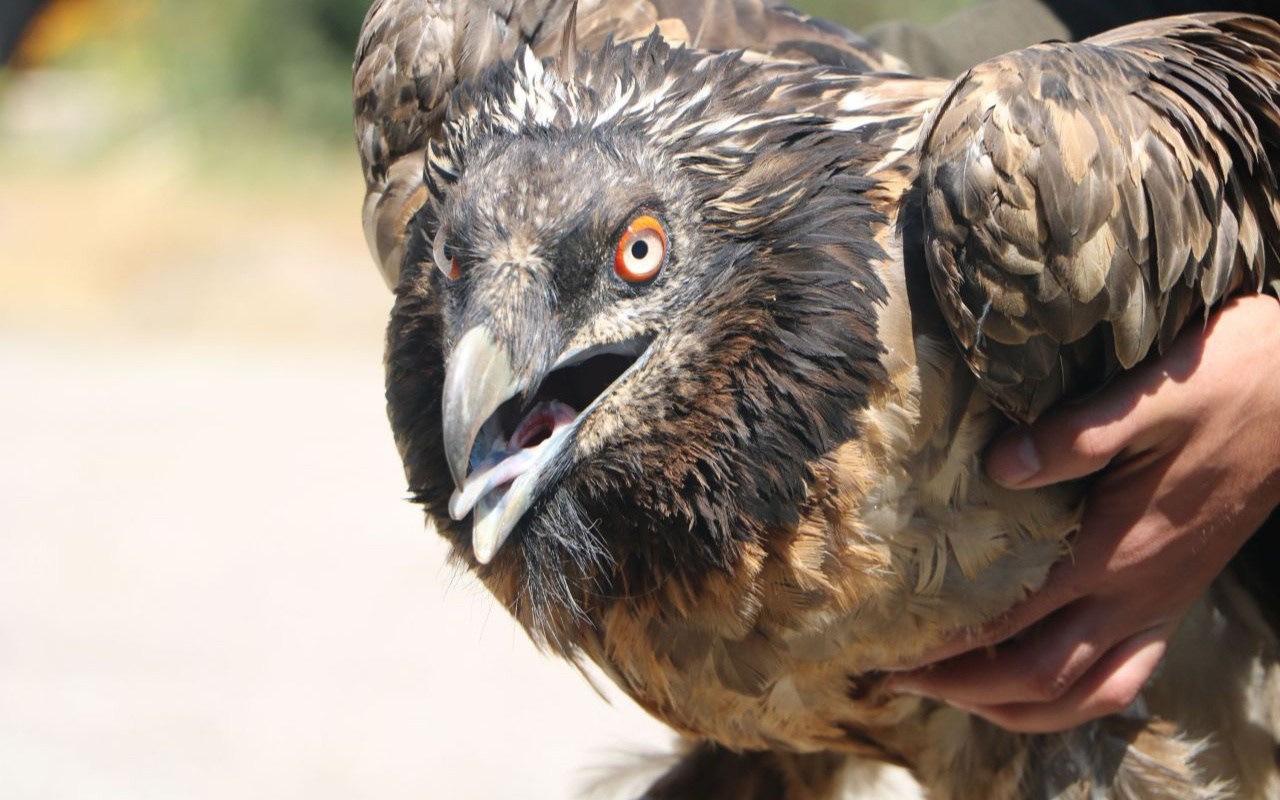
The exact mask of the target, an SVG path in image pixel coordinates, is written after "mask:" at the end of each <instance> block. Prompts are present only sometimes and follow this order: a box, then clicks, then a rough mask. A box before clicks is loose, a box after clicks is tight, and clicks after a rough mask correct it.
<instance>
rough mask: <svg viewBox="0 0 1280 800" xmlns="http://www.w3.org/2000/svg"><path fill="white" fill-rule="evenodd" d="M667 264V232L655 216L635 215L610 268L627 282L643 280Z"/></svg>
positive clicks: (619, 244) (619, 243)
mask: <svg viewBox="0 0 1280 800" xmlns="http://www.w3.org/2000/svg"><path fill="white" fill-rule="evenodd" d="M665 263H667V232H666V231H665V230H663V229H662V223H661V222H659V221H658V220H657V219H656V218H654V217H651V216H648V215H644V216H640V217H636V218H635V219H634V220H632V221H631V224H630V225H628V226H627V230H626V233H624V234H622V239H621V241H619V242H618V251H617V253H616V254H615V255H614V257H613V270H614V272H617V273H618V277H620V278H622V279H623V280H624V281H626V282H628V283H643V282H644V281H647V280H649V279H651V278H652V277H653V276H654V275H657V274H658V270H660V269H662V265H663V264H665Z"/></svg>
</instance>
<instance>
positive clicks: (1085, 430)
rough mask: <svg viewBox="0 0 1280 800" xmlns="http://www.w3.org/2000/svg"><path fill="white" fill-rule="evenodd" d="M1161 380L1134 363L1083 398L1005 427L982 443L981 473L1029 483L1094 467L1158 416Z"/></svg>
mask: <svg viewBox="0 0 1280 800" xmlns="http://www.w3.org/2000/svg"><path fill="white" fill-rule="evenodd" d="M1163 380H1164V378H1163V376H1161V375H1160V374H1159V373H1157V372H1155V371H1154V370H1151V369H1149V368H1147V369H1143V368H1139V369H1137V370H1135V371H1134V372H1131V373H1126V374H1124V375H1121V376H1120V377H1118V378H1117V379H1116V380H1115V381H1113V382H1112V383H1111V385H1110V386H1108V387H1107V388H1106V389H1105V390H1103V391H1102V392H1100V393H1099V394H1098V395H1096V396H1094V397H1092V398H1090V399H1088V400H1087V401H1085V402H1082V403H1077V404H1075V405H1070V406H1064V407H1062V408H1059V409H1056V410H1054V411H1052V412H1050V413H1049V414H1046V415H1045V416H1043V417H1041V418H1040V419H1039V420H1037V421H1036V422H1035V423H1034V424H1033V425H1030V426H1026V427H1021V428H1017V429H1015V430H1012V431H1009V432H1008V433H1006V434H1004V435H1003V436H1001V437H999V438H998V439H996V441H995V442H994V443H992V445H991V446H990V447H988V448H987V452H986V457H985V460H984V465H985V467H986V471H987V474H988V475H989V476H990V477H991V478H992V480H994V481H996V483H999V484H1001V485H1002V486H1007V487H1009V488H1013V489H1032V488H1035V487H1039V486H1047V485H1049V484H1053V483H1061V482H1062V481H1066V480H1072V479H1074V478H1080V477H1083V476H1085V475H1090V474H1092V473H1094V472H1097V471H1098V470H1100V469H1102V468H1103V467H1105V466H1106V465H1107V464H1109V463H1110V462H1111V460H1112V459H1113V458H1115V457H1116V455H1117V454H1119V453H1120V452H1121V451H1122V450H1124V449H1125V448H1126V447H1130V446H1131V444H1132V443H1133V440H1134V439H1135V438H1138V437H1141V436H1143V435H1144V434H1147V433H1148V432H1149V431H1151V430H1152V429H1153V428H1155V427H1156V426H1157V425H1159V424H1161V423H1162V422H1163V417H1162V415H1161V414H1160V413H1159V412H1158V409H1159V407H1160V404H1159V403H1157V402H1155V400H1156V391H1155V389H1156V387H1157V386H1158V385H1159V384H1160V383H1161V382H1162V381H1163Z"/></svg>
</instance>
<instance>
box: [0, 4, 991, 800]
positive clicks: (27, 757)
mask: <svg viewBox="0 0 1280 800" xmlns="http://www.w3.org/2000/svg"><path fill="white" fill-rule="evenodd" d="M0 3H2V4H0V53H4V54H6V55H8V56H9V58H8V64H7V66H5V67H0V797H3V798H5V799H6V800H29V799H34V798H41V800H61V799H62V798H94V799H95V800H106V799H108V798H129V799H130V800H151V799H152V798H156V799H159V798H185V799H187V800H198V799H199V798H232V797H234V798H267V797H270V798H307V799H308V800H325V799H326V798H360V797H370V798H373V797H376V798H380V800H394V799H395V798H447V797H461V798H469V799H471V798H474V799H475V800H482V799H485V798H514V797H521V798H564V797H570V796H577V795H578V794H580V790H581V789H582V787H583V786H585V785H587V784H589V783H590V782H591V781H592V780H594V779H595V778H596V777H598V774H599V773H598V771H597V770H598V769H599V768H607V767H609V766H610V765H612V764H615V763H617V762H618V761H619V760H620V759H623V758H624V756H623V755H620V754H626V753H631V754H634V753H645V752H661V751H662V750H664V749H665V748H667V747H668V745H669V742H670V737H669V736H668V734H667V733H666V732H665V731H664V730H663V729H662V727H661V726H659V725H657V724H656V723H654V722H652V721H650V720H648V719H647V718H646V717H645V716H644V714H643V713H641V712H640V711H638V710H637V709H636V708H635V707H634V706H632V705H631V704H630V703H629V702H627V701H625V700H622V699H620V698H617V697H616V695H615V696H614V697H613V699H614V702H613V704H612V705H610V704H607V703H605V702H602V701H601V699H600V698H599V697H597V696H595V694H594V693H593V692H592V690H591V689H590V688H589V686H588V685H587V683H586V682H585V681H584V680H583V679H582V678H581V676H579V675H578V674H577V673H576V672H574V671H573V670H572V669H571V668H570V667H568V666H567V665H565V664H563V663H560V662H556V661H551V660H547V659H543V658H542V657H540V656H539V655H538V654H537V653H536V652H534V650H533V648H532V646H531V645H530V644H529V642H528V641H527V640H526V639H525V637H524V635H523V634H522V633H521V632H519V631H518V630H516V629H515V628H514V626H513V625H512V624H511V623H510V621H509V620H508V619H507V617H506V616H505V614H504V612H502V611H501V610H500V609H497V608H495V607H494V606H493V604H492V603H491V602H490V601H489V599H488V597H487V596H486V595H485V594H484V593H483V591H482V590H481V589H480V588H479V587H478V586H477V585H476V584H474V583H473V582H472V581H471V580H470V579H468V578H466V577H464V576H459V575H457V574H455V572H454V570H453V569H452V568H451V567H450V566H448V565H447V564H446V563H445V552H444V548H443V547H442V546H441V544H440V543H439V542H437V541H436V539H435V537H433V536H432V535H429V534H428V533H427V532H426V531H425V530H424V528H423V524H422V519H421V516H420V514H419V513H418V511H417V510H416V509H415V508H413V507H411V506H410V505H409V504H408V503H406V502H405V501H404V486H403V476H402V474H401V471H400V467H399V463H398V459H397V456H396V453H395V449H394V446H393V444H392V441H391V436H390V433H389V430H388V428H387V425H386V421H385V416H384V411H383V400H382V388H381V382H382V378H381V355H382V329H383V325H384V321H385V318H386V314H387V311H388V309H389V307H390V304H391V297H390V294H389V293H388V292H387V290H386V289H385V288H384V287H383V284H382V280H381V278H380V277H379V276H378V274H377V271H376V270H375V269H374V267H373V265H372V262H371V260H370V258H369V256H368V254H367V252H366V250H365V246H364V242H363V237H362V234H361V231H360V222H359V213H360V203H361V199H362V195H363V186H362V182H361V179H360V170H359V166H358V162H357V159H356V154H355V148H354V146H353V144H352V141H351V139H352V135H351V132H350V128H351V125H350V112H349V102H350V100H349V85H350V63H351V52H352V50H353V47H354V42H355V38H356V33H357V30H358V28H359V25H360V22H361V20H362V18H363V15H364V12H365V10H366V8H367V6H368V0H274V2H271V3H260V2H255V1H254V0H222V1H221V2H218V3H191V2H182V1H181V0H53V2H46V3H43V4H41V3H36V2H32V1H31V0H0ZM799 5H800V6H802V7H804V8H805V9H806V10H810V11H814V12H817V13H821V14H824V15H826V16H830V17H833V18H837V19H840V20H841V21H843V22H845V23H846V24H850V25H853V26H855V27H863V26H866V25H868V24H870V23H872V22H873V21H875V20H877V19H883V18H887V17H890V16H893V17H895V18H907V19H913V20H916V21H920V22H932V21H935V20H937V19H939V18H941V17H942V16H943V15H944V14H946V13H947V12H949V11H952V10H955V9H957V8H959V7H961V6H964V5H968V2H967V0H915V1H914V2H913V0H892V2H890V0H875V1H874V2H862V3H839V2H834V0H828V1H827V2H801V3H799Z"/></svg>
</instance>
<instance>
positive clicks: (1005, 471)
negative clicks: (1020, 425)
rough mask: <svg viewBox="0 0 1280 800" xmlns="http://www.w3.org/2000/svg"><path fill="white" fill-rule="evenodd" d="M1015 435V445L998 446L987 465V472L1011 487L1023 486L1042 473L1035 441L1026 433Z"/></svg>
mask: <svg viewBox="0 0 1280 800" xmlns="http://www.w3.org/2000/svg"><path fill="white" fill-rule="evenodd" d="M1015 436H1016V439H1015V441H1014V443H1013V445H1012V446H1006V447H1000V448H998V449H997V450H996V452H995V453H994V454H993V457H992V459H991V460H990V463H988V465H987V474H988V475H990V476H991V477H992V478H993V479H994V480H995V481H996V482H997V483H999V484H1002V485H1004V486H1008V487H1010V488H1014V487H1018V486H1021V485H1022V484H1024V483H1026V482H1027V481H1029V480H1031V479H1032V478H1034V477H1035V476H1037V475H1039V474H1040V457H1039V456H1038V455H1036V443H1035V441H1034V440H1033V439H1032V438H1031V437H1030V436H1029V435H1028V434H1025V433H1019V434H1015Z"/></svg>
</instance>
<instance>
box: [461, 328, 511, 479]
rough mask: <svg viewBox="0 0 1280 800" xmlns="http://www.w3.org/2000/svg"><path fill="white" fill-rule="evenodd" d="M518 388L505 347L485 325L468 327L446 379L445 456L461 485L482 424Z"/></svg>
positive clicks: (469, 467) (468, 469)
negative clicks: (469, 328) (499, 343)
mask: <svg viewBox="0 0 1280 800" xmlns="http://www.w3.org/2000/svg"><path fill="white" fill-rule="evenodd" d="M519 391H520V384H519V382H517V381H516V377H515V371H514V370H513V369H512V368H511V356H510V355H508V354H507V351H506V348H504V347H500V346H499V345H498V343H497V342H495V341H494V339H493V334H491V333H489V330H488V328H485V327H484V326H477V327H475V328H472V329H471V330H469V331H467V332H466V334H465V335H464V336H463V337H462V340H461V341H460V342H458V346H457V347H455V348H453V353H452V355H450V356H449V364H448V369H447V372H446V375H445V379H444V456H445V459H447V460H448V462H449V472H450V473H452V474H453V483H454V485H455V486H457V487H458V488H459V489H461V488H462V487H463V484H465V483H466V480H467V473H468V472H470V471H471V450H472V448H473V447H474V446H475V441H476V435H477V434H478V433H480V426H482V425H484V423H485V420H487V419H489V417H490V416H491V415H492V414H493V412H495V411H497V410H498V406H500V405H502V404H503V403H505V402H506V401H508V400H510V399H511V398H512V397H515V396H516V394H517V393H518V392H519Z"/></svg>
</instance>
